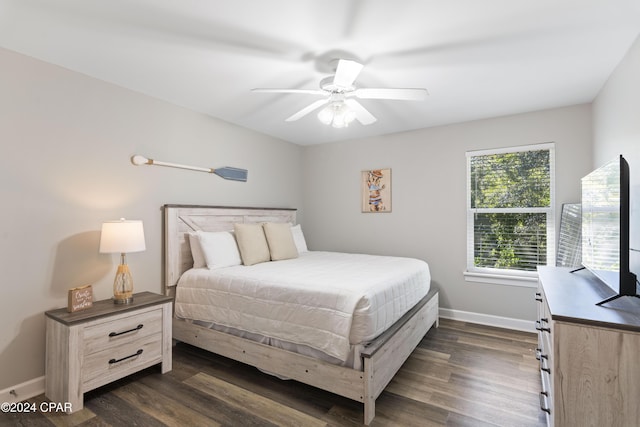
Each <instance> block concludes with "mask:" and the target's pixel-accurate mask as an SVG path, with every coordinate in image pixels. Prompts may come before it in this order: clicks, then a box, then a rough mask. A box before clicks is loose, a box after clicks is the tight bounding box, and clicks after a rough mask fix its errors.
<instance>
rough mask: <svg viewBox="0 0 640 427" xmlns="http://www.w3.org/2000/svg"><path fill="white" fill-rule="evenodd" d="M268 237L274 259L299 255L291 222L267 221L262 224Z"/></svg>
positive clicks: (270, 251) (278, 259)
mask: <svg viewBox="0 0 640 427" xmlns="http://www.w3.org/2000/svg"><path fill="white" fill-rule="evenodd" d="M262 227H263V228H264V234H265V236H266V237H267V244H268V245H269V253H270V254H271V260H272V261H280V260H283V259H291V258H297V257H298V250H297V249H296V244H295V242H294V240H293V234H291V224H289V223H286V222H265V223H264V224H262Z"/></svg>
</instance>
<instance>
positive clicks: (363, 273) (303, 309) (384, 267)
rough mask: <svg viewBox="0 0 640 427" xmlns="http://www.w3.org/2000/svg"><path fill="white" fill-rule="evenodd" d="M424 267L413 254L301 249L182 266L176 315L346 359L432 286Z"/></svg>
mask: <svg viewBox="0 0 640 427" xmlns="http://www.w3.org/2000/svg"><path fill="white" fill-rule="evenodd" d="M430 280H431V276H430V272H429V266H428V265H427V263H425V262H424V261H420V260H417V259H412V258H399V257H386V256H374V255H362V254H345V253H336V252H306V253H301V254H300V256H299V257H298V258H295V259H291V260H285V261H273V262H265V263H261V264H256V265H252V266H235V267H226V268H220V269H216V270H208V269H206V268H204V269H203V268H199V269H191V270H189V271H187V272H185V273H184V274H183V275H182V277H181V278H180V281H179V282H178V287H177V293H176V302H175V312H176V315H177V316H178V317H181V318H186V319H192V320H199V321H206V322H213V323H216V324H218V325H222V326H228V327H233V328H237V329H241V330H245V331H247V332H251V333H256V334H260V335H264V336H267V337H272V338H276V339H280V340H284V341H288V342H291V343H295V344H301V345H306V346H309V347H311V348H314V349H316V350H319V351H322V352H324V353H326V354H328V355H330V356H333V357H336V358H338V359H340V360H343V361H344V360H346V359H347V357H348V354H349V351H350V345H351V344H360V343H363V342H366V341H368V340H371V339H373V338H375V337H376V336H378V335H379V334H380V333H382V332H383V331H384V330H386V329H387V328H388V327H389V326H391V325H392V324H393V323H394V322H395V321H396V320H398V319H399V318H400V317H402V315H404V314H405V313H406V312H407V311H408V310H409V309H411V307H413V306H414V305H415V304H416V303H417V302H418V301H419V300H420V299H421V298H422V297H424V296H425V295H426V294H427V293H428V291H429V285H430Z"/></svg>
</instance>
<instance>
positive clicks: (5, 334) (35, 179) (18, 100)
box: [0, 49, 302, 389]
mask: <svg viewBox="0 0 640 427" xmlns="http://www.w3.org/2000/svg"><path fill="white" fill-rule="evenodd" d="M0 146H1V152H0V200H1V201H2V209H1V210H0V212H1V213H0V263H1V270H0V271H2V276H3V281H2V285H1V286H2V290H3V295H2V298H0V323H1V324H2V328H1V332H0V389H4V388H7V387H10V386H13V385H15V384H19V383H22V382H24V381H27V380H31V379H33V378H36V377H39V376H41V375H43V374H44V351H45V339H44V324H45V322H44V312H45V311H46V310H49V309H53V308H58V307H63V306H65V305H66V298H67V289H69V288H71V287H75V286H79V285H83V284H86V283H91V284H93V287H94V292H95V297H96V299H104V298H108V297H110V295H112V290H111V286H112V285H111V284H112V281H113V276H114V274H115V268H116V265H117V263H118V259H117V258H118V257H117V256H116V255H108V254H99V253H98V243H99V238H100V236H99V234H100V233H99V230H100V226H101V224H102V222H103V221H105V220H111V219H117V218H119V217H127V218H129V219H141V220H143V221H144V227H145V234H146V244H147V250H146V251H145V252H140V253H134V254H130V255H129V256H128V257H127V258H128V262H129V265H130V267H131V270H132V274H133V277H134V284H135V289H136V291H144V290H147V291H153V292H161V274H162V272H161V262H162V254H161V251H162V244H161V233H162V219H161V218H162V217H161V206H162V205H163V204H165V203H190V204H209V205H229V206H270V207H296V208H299V207H301V205H302V187H301V184H300V183H299V177H300V175H301V170H300V168H301V155H302V148H301V147H299V146H297V145H293V144H290V143H286V142H283V141H280V140H276V139H274V138H270V137H267V136H264V135H261V134H257V133H255V132H252V131H249V130H246V129H242V128H239V127H237V126H234V125H231V124H229V123H226V122H222V121H220V120H215V119H212V118H210V117H206V116H204V115H201V114H198V113H195V112H192V111H189V110H186V109H183V108H179V107H176V106H173V105H170V104H168V103H166V102H163V101H159V100H156V99H153V98H150V97H147V96H144V95H141V94H138V93H135V92H132V91H128V90H126V89H122V88H120V87H117V86H114V85H111V84H108V83H104V82H101V81H98V80H95V79H93V78H89V77H87V76H84V75H81V74H78V73H74V72H71V71H68V70H65V69H63V68H60V67H56V66H54V65H50V64H46V63H44V62H40V61H37V60H34V59H31V58H28V57H25V56H22V55H19V54H16V53H13V52H10V51H7V50H2V49H0ZM133 154H142V155H145V156H147V157H151V158H156V159H159V160H166V161H172V162H176V163H183V164H193V165H199V166H206V167H217V166H236V167H240V168H245V169H248V170H249V178H248V182H246V183H241V182H234V181H225V180H223V179H221V178H219V177H217V176H214V175H209V174H205V173H200V172H190V171H185V170H178V169H170V168H160V167H151V166H133V165H132V164H131V163H130V160H129V159H130V157H131V156H132V155H133ZM299 217H301V215H300V216H299Z"/></svg>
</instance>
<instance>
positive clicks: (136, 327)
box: [84, 308, 162, 355]
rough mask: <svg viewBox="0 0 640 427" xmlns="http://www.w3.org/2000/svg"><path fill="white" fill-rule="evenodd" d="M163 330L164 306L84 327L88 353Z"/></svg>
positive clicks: (117, 346) (117, 345) (113, 346)
mask: <svg viewBox="0 0 640 427" xmlns="http://www.w3.org/2000/svg"><path fill="white" fill-rule="evenodd" d="M161 332H162V308H157V309H153V310H150V311H147V312H143V313H136V314H132V315H130V316H123V317H119V318H117V319H113V320H108V321H105V322H101V323H98V324H96V325H94V326H88V327H86V328H85V329H84V352H85V354H86V355H89V354H92V353H95V352H96V351H103V350H106V349H112V348H118V349H119V347H120V346H123V345H125V344H127V343H130V342H133V341H136V340H139V339H141V338H144V337H146V336H149V335H154V334H159V333H161Z"/></svg>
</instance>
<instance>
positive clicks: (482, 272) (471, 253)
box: [464, 142, 556, 287]
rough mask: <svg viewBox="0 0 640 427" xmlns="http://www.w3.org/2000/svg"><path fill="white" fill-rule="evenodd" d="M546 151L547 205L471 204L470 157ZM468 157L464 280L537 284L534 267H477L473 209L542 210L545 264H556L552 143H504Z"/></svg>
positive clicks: (535, 211)
mask: <svg viewBox="0 0 640 427" xmlns="http://www.w3.org/2000/svg"><path fill="white" fill-rule="evenodd" d="M540 150H548V151H549V178H550V179H549V181H550V182H549V185H550V189H549V190H550V194H549V195H550V200H549V206H548V207H532V208H471V159H472V158H473V157H478V156H486V155H493V154H506V153H519V152H524V151H540ZM466 159H467V189H466V198H467V203H466V204H467V242H466V244H467V268H466V271H465V272H464V277H465V280H467V281H472V282H481V283H492V284H499V285H512V286H525V287H536V286H537V281H538V273H537V271H524V270H515V269H501V268H492V267H476V266H475V265H474V259H475V248H474V243H475V240H474V239H475V236H474V224H475V223H474V216H475V214H476V213H545V214H546V216H547V221H546V222H547V224H546V231H547V264H546V265H554V264H555V258H556V256H555V254H556V248H555V246H556V245H555V240H556V236H555V231H556V230H555V228H556V227H555V215H556V212H555V193H556V191H555V176H556V173H555V143H554V142H545V143H540V144H529V145H521V146H512V147H503V148H496V149H487V150H475V151H467V152H466Z"/></svg>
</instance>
